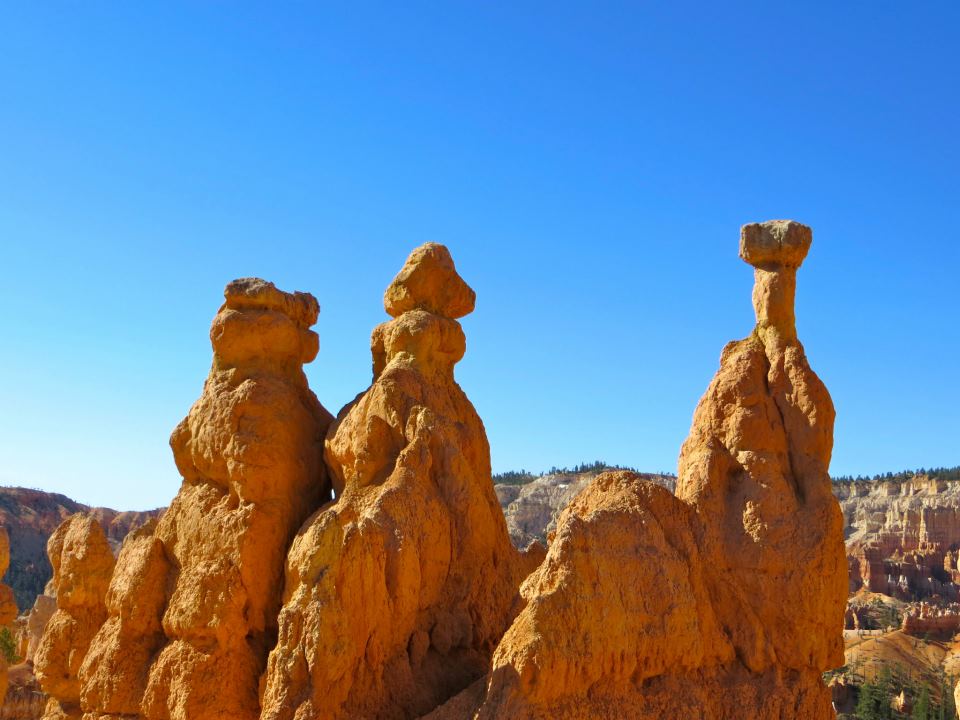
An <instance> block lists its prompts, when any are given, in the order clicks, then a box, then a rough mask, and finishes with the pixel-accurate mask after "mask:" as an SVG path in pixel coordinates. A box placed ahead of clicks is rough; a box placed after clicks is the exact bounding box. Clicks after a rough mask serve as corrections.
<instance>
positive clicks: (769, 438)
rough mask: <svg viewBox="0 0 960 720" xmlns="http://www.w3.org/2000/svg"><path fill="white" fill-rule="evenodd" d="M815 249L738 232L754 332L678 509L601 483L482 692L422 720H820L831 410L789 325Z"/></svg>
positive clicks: (835, 554) (693, 437)
mask: <svg viewBox="0 0 960 720" xmlns="http://www.w3.org/2000/svg"><path fill="white" fill-rule="evenodd" d="M810 240H811V233H810V230H809V228H807V227H805V226H802V225H800V224H798V223H793V222H788V221H775V222H769V223H763V224H761V225H747V226H745V227H744V228H743V231H742V236H741V248H740V252H741V257H743V259H744V260H746V261H747V262H749V263H750V264H752V265H754V267H755V286H754V293H753V301H754V308H755V310H756V315H757V325H756V327H755V329H754V331H753V333H751V335H750V336H749V337H748V338H746V339H745V340H741V341H739V342H734V343H730V344H729V345H728V346H727V347H726V348H724V351H723V354H722V356H721V366H720V370H719V371H718V373H717V375H716V376H715V378H714V379H713V382H712V383H711V384H710V387H709V388H708V390H707V392H706V394H705V395H704V396H703V398H702V399H701V401H700V404H699V405H698V407H697V409H696V412H695V413H694V419H693V424H692V428H691V431H690V436H689V437H688V439H687V441H686V442H685V443H684V446H683V449H682V451H681V456H680V468H679V469H680V472H679V477H678V485H677V495H676V496H673V495H671V494H670V493H669V492H667V491H666V490H664V489H663V488H660V487H658V486H655V485H653V484H651V483H647V482H644V481H643V480H642V479H641V477H640V476H638V475H636V474H633V473H627V472H616V473H606V474H604V475H601V476H600V477H599V478H597V479H596V480H595V481H594V482H593V483H592V484H591V485H590V486H589V487H588V488H587V489H586V490H584V491H583V493H581V495H579V496H578V497H577V498H576V499H575V500H574V502H573V503H572V504H571V505H570V506H569V507H568V508H567V509H566V510H565V511H564V512H563V513H561V515H560V518H559V520H558V523H557V530H556V535H555V538H554V540H553V542H552V543H551V546H550V549H549V551H548V553H547V558H546V560H545V561H544V563H543V564H542V565H541V566H540V567H539V568H538V569H537V570H536V571H535V572H534V573H533V574H532V575H531V576H530V577H529V578H527V580H526V581H525V582H524V583H523V587H522V590H521V592H522V595H523V597H524V599H525V600H526V603H527V604H526V607H525V609H524V610H523V611H522V612H521V613H520V615H519V616H518V618H517V619H516V621H515V622H514V623H513V624H512V625H511V627H510V629H509V630H508V631H507V633H506V634H505V636H504V638H503V640H502V641H501V643H500V644H499V646H498V647H497V650H496V652H495V653H494V658H493V663H492V670H491V673H490V675H489V678H488V680H487V684H486V687H485V688H482V689H480V688H477V687H474V688H471V689H470V690H468V691H467V692H466V693H464V694H463V696H461V698H456V699H455V700H454V701H452V702H451V703H450V704H449V705H448V706H447V707H444V708H441V709H439V710H437V711H436V712H434V713H433V714H432V715H430V716H428V717H430V718H431V720H440V719H441V718H442V719H448V720H452V719H453V718H456V717H460V718H462V717H471V716H474V717H476V718H480V719H481V720H492V719H493V718H510V719H511V720H525V719H530V720H533V719H534V718H537V719H539V718H551V719H558V720H565V719H569V720H579V719H581V718H583V719H586V718H610V719H613V718H627V719H635V720H653V719H654V718H657V719H658V720H659V719H663V720H674V719H676V720H680V719H681V718H690V717H699V718H705V719H708V720H733V719H734V718H746V717H749V718H753V719H755V720H774V719H775V718H777V719H779V718H791V719H793V720H824V718H828V717H832V716H833V711H832V709H831V704H830V695H829V692H828V691H827V689H826V687H825V686H824V685H823V682H822V680H821V677H820V674H821V673H822V672H823V671H825V670H827V669H829V668H832V667H836V666H839V665H842V664H843V643H842V636H841V628H842V622H843V612H844V604H845V598H846V588H847V580H846V565H845V559H844V548H843V522H842V517H841V514H840V509H839V506H838V504H837V502H836V500H835V499H834V498H833V496H832V494H831V488H830V479H829V477H828V475H827V467H828V465H829V460H830V453H831V450H832V438H833V420H834V410H833V406H832V404H831V401H830V397H829V395H828V394H827V391H826V389H825V388H824V386H823V384H822V383H821V382H820V380H819V379H818V378H817V376H816V375H815V374H814V373H813V371H812V370H811V369H810V368H809V365H808V364H807V361H806V357H805V355H804V352H803V347H802V346H801V345H800V343H799V341H798V340H797V337H796V329H795V325H794V316H793V298H794V292H795V283H796V269H797V268H798V267H799V265H800V263H801V262H802V260H803V258H804V256H805V255H806V252H807V249H808V248H809V245H810ZM471 698H473V699H474V701H473V702H472V703H471V702H470V699H471ZM478 701H479V707H476V704H477V702H478ZM471 706H472V707H474V708H476V710H475V712H468V709H469V708H470V707H471Z"/></svg>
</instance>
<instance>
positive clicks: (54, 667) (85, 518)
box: [34, 514, 114, 720]
mask: <svg viewBox="0 0 960 720" xmlns="http://www.w3.org/2000/svg"><path fill="white" fill-rule="evenodd" d="M47 552H48V554H49V557H50V564H51V565H52V566H53V579H52V580H51V581H50V584H51V586H52V588H53V590H54V591H55V593H56V598H57V600H56V603H57V609H56V612H54V613H53V616H52V617H51V618H50V620H49V621H48V622H47V623H46V628H45V630H44V633H43V638H42V639H41V640H40V644H39V647H38V648H37V651H36V655H35V658H34V668H35V672H36V676H37V680H38V681H39V683H40V687H41V688H42V689H43V692H45V693H46V694H47V695H49V696H50V698H49V700H48V701H47V706H46V710H45V711H44V714H43V717H44V720H56V719H59V718H79V717H80V716H81V710H80V679H79V671H80V664H81V662H82V661H83V658H84V655H85V654H86V652H87V648H88V647H89V646H90V641H91V640H92V639H93V636H94V635H95V634H96V632H97V630H98V629H99V627H100V625H102V624H103V621H104V619H105V618H106V615H107V610H106V606H105V605H104V597H105V595H106V592H107V585H108V584H109V582H110V576H111V574H112V573H113V568H114V557H113V551H112V549H111V548H110V543H109V542H108V541H107V536H106V534H105V533H104V532H103V528H102V527H101V525H100V523H99V522H97V520H96V519H95V518H94V517H93V516H91V515H86V514H77V515H74V516H73V517H71V518H69V519H68V520H66V521H64V523H63V524H62V525H61V526H60V527H59V528H57V530H56V531H55V532H54V533H53V535H51V536H50V540H49V541H48V543H47Z"/></svg>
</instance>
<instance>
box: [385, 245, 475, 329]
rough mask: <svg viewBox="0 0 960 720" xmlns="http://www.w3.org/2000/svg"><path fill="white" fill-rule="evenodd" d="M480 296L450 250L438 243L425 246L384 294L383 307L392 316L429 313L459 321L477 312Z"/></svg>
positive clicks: (416, 251)
mask: <svg viewBox="0 0 960 720" xmlns="http://www.w3.org/2000/svg"><path fill="white" fill-rule="evenodd" d="M476 301H477V295H476V293H475V292H474V291H473V290H472V289H471V288H470V286H469V285H467V283H466V282H464V280H463V278H462V277H460V276H459V275H458V274H457V269H456V267H454V264H453V258H452V257H450V251H449V250H447V248H446V247H444V246H443V245H439V244H437V243H426V244H424V245H421V246H420V247H418V248H417V249H416V250H414V251H413V252H412V253H410V257H408V258H407V262H406V263H404V266H403V268H401V270H400V272H399V273H398V274H397V276H396V277H395V278H394V279H393V282H391V283H390V286H389V287H388V288H387V291H386V292H385V293H384V294H383V307H384V308H385V309H386V311H387V313H388V314H389V315H390V316H392V317H399V316H400V315H402V314H403V313H405V312H408V311H410V310H426V311H427V312H431V313H433V314H435V315H440V316H442V317H445V318H450V319H452V320H456V319H457V318H461V317H463V316H464V315H467V314H469V313H471V312H473V308H474V305H475V304H476Z"/></svg>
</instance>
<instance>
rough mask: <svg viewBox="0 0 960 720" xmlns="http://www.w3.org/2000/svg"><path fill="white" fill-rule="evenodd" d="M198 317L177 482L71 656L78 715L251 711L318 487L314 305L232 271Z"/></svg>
mask: <svg viewBox="0 0 960 720" xmlns="http://www.w3.org/2000/svg"><path fill="white" fill-rule="evenodd" d="M224 296H225V299H226V302H225V303H224V305H223V306H222V307H221V308H220V310H219V312H217V314H216V316H215V317H214V319H213V323H212V324H211V329H210V340H211V343H212V345H213V363H212V366H211V369H210V374H209V376H208V377H207V381H206V383H205V384H204V388H203V393H202V394H201V396H200V398H199V399H198V400H197V401H196V402H195V403H194V405H193V407H192V408H190V412H189V413H188V414H187V417H185V418H184V419H183V420H182V421H181V422H180V424H179V425H178V426H177V427H176V428H175V429H174V431H173V433H172V435H171V437H170V446H171V449H172V450H173V456H174V460H175V461H176V464H177V468H178V469H179V471H180V474H181V475H182V476H183V479H184V482H183V484H182V486H181V488H180V491H179V492H178V494H177V496H176V498H174V500H173V502H172V503H171V505H170V507H169V509H168V510H167V511H166V512H165V513H164V515H163V517H162V518H161V519H160V520H159V522H157V523H156V524H152V523H151V524H150V525H149V526H145V527H144V528H142V529H141V530H140V531H138V532H137V533H134V534H133V535H131V536H130V537H129V538H128V539H127V541H126V542H125V543H124V547H123V549H122V551H121V554H120V559H119V562H118V567H117V571H116V573H115V574H114V578H113V581H112V583H111V586H110V593H109V596H108V598H107V609H108V610H109V617H108V619H107V622H106V623H104V625H103V627H102V628H101V630H100V632H99V633H98V634H97V637H96V638H95V639H94V642H93V643H92V645H91V649H90V652H89V653H88V655H87V658H86V660H85V661H84V665H83V668H82V672H81V675H82V680H83V697H82V702H83V709H84V711H85V712H86V713H87V720H98V719H103V720H107V718H110V719H112V718H115V717H117V716H119V715H124V716H128V715H129V716H134V717H138V716H139V717H144V718H147V720H220V719H221V718H227V717H229V718H231V719H232V720H257V718H259V716H260V707H259V697H258V688H259V680H260V676H261V674H262V673H263V669H264V666H265V664H266V659H267V652H268V651H269V649H270V647H271V645H272V644H273V640H274V638H275V636H276V626H277V614H278V612H279V610H280V605H281V585H282V577H283V566H284V558H285V557H286V554H287V550H288V548H289V544H290V541H291V539H292V538H293V536H294V534H295V533H296V530H297V528H298V527H299V526H300V525H301V523H302V522H303V520H304V519H305V518H306V517H307V516H308V515H309V514H310V513H311V512H312V511H313V510H315V509H316V508H317V507H319V506H320V505H321V503H323V502H325V501H327V500H329V498H330V485H329V481H328V479H327V473H326V468H325V466H324V463H323V437H324V434H325V433H326V430H327V427H328V426H329V424H330V422H331V421H332V416H331V415H330V413H328V412H327V411H326V410H325V409H324V408H323V406H322V405H321V404H320V403H319V402H318V401H317V398H316V397H315V396H314V394H313V393H312V392H311V391H310V389H309V387H308V386H307V380H306V376H305V375H304V373H303V367H302V366H303V363H305V362H308V361H310V360H312V359H313V357H314V356H315V355H316V352H317V347H318V340H317V335H316V333H314V332H313V331H312V330H310V325H312V324H313V323H314V321H316V319H317V312H318V309H319V306H318V304H317V301H316V300H315V299H314V298H313V297H312V296H311V295H308V294H306V293H287V292H283V291H280V290H278V289H277V288H276V287H275V286H274V285H273V284H272V283H269V282H266V281H264V280H260V279H257V278H244V279H241V280H235V281H234V282H231V283H230V284H229V285H227V288H226V290H225V292H224Z"/></svg>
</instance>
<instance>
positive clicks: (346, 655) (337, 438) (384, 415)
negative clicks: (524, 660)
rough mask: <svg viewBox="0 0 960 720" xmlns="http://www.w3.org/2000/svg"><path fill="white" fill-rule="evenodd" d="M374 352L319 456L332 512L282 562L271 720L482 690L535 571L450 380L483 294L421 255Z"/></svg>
mask: <svg viewBox="0 0 960 720" xmlns="http://www.w3.org/2000/svg"><path fill="white" fill-rule="evenodd" d="M384 306H385V307H386V310H387V312H388V313H389V314H390V315H391V316H393V319H392V320H390V321H388V322H386V323H383V324H382V325H380V326H378V327H377V328H376V329H375V330H374V332H373V337H372V341H371V345H372V353H373V372H374V379H373V384H372V385H371V387H370V388H369V389H368V390H367V391H366V392H365V393H363V394H362V395H361V396H359V397H358V398H357V399H356V401H354V402H353V403H351V404H350V405H348V406H347V407H346V408H344V410H343V411H342V412H341V413H340V415H339V417H338V419H337V421H336V423H335V424H334V426H333V427H332V428H331V431H330V433H329V434H328V436H327V441H326V460H327V463H328V465H329V467H330V470H331V475H332V478H333V483H334V487H335V489H336V493H337V501H336V503H334V504H331V505H329V506H327V507H325V508H323V509H321V510H320V511H319V512H318V513H317V514H316V515H314V516H313V517H312V518H311V519H310V520H309V521H308V522H307V523H306V524H305V526H304V528H303V529H302V530H301V532H300V533H299V535H298V537H297V538H296V540H295V541H294V544H293V548H292V549H291V551H290V555H289V558H288V562H287V576H286V590H285V604H284V608H283V611H282V612H281V614H280V636H279V641H278V643H277V647H276V649H275V650H274V651H273V652H272V654H271V655H270V661H269V666H268V670H267V675H266V683H265V692H264V697H263V718H264V719H265V720H291V719H293V718H296V719H297V720H307V719H308V718H310V719H312V718H415V717H418V716H419V715H421V714H423V713H425V712H427V711H429V710H431V709H433V708H434V707H436V706H437V705H439V704H440V703H441V702H443V701H444V700H446V699H448V698H450V697H451V696H453V695H455V694H456V693H457V692H459V691H460V690H462V689H463V688H464V687H466V686H468V685H469V684H470V683H472V682H473V681H475V680H476V679H477V678H480V677H482V676H483V674H484V673H485V672H486V669H487V667H488V665H489V662H490V656H491V653H492V652H493V649H494V647H495V646H496V644H497V642H498V641H499V640H500V637H501V635H502V634H503V631H504V630H505V629H506V627H507V625H508V624H509V622H510V619H511V617H512V614H513V613H514V612H515V605H516V603H517V600H518V586H519V583H520V580H521V578H522V576H523V575H524V574H525V573H526V572H528V571H529V570H530V569H531V567H530V566H531V565H532V562H533V561H532V560H529V561H528V560H527V559H525V558H524V556H522V555H521V554H519V553H518V552H517V551H516V550H515V549H514V548H513V546H512V545H511V543H510V538H509V536H508V533H507V528H506V524H505V522H504V518H503V513H502V511H501V510H500V506H499V505H498V503H497V498H496V495H495V493H494V489H493V483H492V479H491V474H490V450H489V446H488V443H487V437H486V433H485V431H484V427H483V423H482V422H481V421H480V418H479V417H478V416H477V413H476V411H475V410H474V408H473V405H472V404H471V403H470V401H469V400H468V399H467V397H466V395H465V394H464V393H463V391H462V390H461V389H460V387H459V386H458V385H457V383H456V381H455V380H454V372H453V371H454V365H455V364H456V363H457V361H459V360H460V358H462V357H463V354H464V351H465V347H466V344H465V338H464V333H463V330H462V329H461V327H460V324H459V323H458V322H457V318H459V317H461V316H463V315H465V314H467V313H469V312H470V311H471V310H473V306H474V293H473V290H471V289H470V288H469V287H468V286H467V284H466V283H465V282H464V281H463V280H462V279H461V277H460V276H459V274H458V273H457V271H456V269H455V267H454V263H453V260H452V259H451V257H450V254H449V252H448V251H447V249H446V248H445V247H443V246H441V245H435V244H427V245H424V246H422V247H420V248H417V249H416V250H414V252H413V253H412V254H411V255H410V257H409V259H408V260H407V262H406V264H405V265H404V267H403V269H402V270H401V271H400V273H399V274H398V275H397V277H396V279H395V280H394V281H393V282H392V283H391V285H390V286H389V288H388V289H387V291H386V294H385V297H384Z"/></svg>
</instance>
